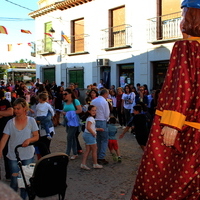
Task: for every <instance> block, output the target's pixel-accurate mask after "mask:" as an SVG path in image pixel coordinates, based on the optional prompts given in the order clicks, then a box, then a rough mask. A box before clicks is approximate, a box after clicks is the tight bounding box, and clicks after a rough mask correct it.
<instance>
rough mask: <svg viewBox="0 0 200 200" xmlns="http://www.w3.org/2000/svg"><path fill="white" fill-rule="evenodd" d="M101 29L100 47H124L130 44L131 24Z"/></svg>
mask: <svg viewBox="0 0 200 200" xmlns="http://www.w3.org/2000/svg"><path fill="white" fill-rule="evenodd" d="M101 31H102V36H101V39H102V49H105V50H106V49H108V50H109V49H113V48H125V47H131V45H132V26H131V25H129V24H122V25H119V26H114V27H110V28H106V29H103V30H101Z"/></svg>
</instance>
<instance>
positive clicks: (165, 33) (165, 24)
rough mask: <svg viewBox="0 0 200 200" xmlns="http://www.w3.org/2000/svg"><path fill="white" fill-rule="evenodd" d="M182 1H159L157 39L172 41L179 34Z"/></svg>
mask: <svg viewBox="0 0 200 200" xmlns="http://www.w3.org/2000/svg"><path fill="white" fill-rule="evenodd" d="M180 5H181V0H176V1H174V0H157V17H158V21H157V26H158V29H157V39H158V40H159V39H170V38H173V37H176V36H177V35H178V33H177V32H179V29H180V28H179V23H180Z"/></svg>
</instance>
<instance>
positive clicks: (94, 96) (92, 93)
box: [88, 89, 99, 102]
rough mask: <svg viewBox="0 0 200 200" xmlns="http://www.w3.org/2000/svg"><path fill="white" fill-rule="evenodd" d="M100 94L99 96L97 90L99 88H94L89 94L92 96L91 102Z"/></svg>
mask: <svg viewBox="0 0 200 200" xmlns="http://www.w3.org/2000/svg"><path fill="white" fill-rule="evenodd" d="M98 96H99V93H98V92H97V90H94V89H92V90H91V91H90V92H89V94H88V97H89V98H90V102H91V101H92V100H93V99H96V98H97V97H98Z"/></svg>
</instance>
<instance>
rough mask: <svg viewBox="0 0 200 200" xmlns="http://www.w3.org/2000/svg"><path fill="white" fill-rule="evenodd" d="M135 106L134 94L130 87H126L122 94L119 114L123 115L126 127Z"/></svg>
mask: <svg viewBox="0 0 200 200" xmlns="http://www.w3.org/2000/svg"><path fill="white" fill-rule="evenodd" d="M134 105H135V93H134V92H132V90H131V87H130V86H129V85H126V86H125V87H124V93H123V94H122V107H121V112H122V113H124V115H125V120H126V122H125V123H126V125H127V123H128V122H129V120H130V118H131V113H132V109H133V106H134Z"/></svg>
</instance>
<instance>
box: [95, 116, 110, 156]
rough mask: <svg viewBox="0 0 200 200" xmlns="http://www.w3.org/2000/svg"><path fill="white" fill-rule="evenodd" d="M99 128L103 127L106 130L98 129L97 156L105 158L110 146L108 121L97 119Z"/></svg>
mask: <svg viewBox="0 0 200 200" xmlns="http://www.w3.org/2000/svg"><path fill="white" fill-rule="evenodd" d="M96 127H97V128H103V129H104V131H97V158H98V159H104V157H105V156H106V151H107V148H108V128H107V122H106V121H99V120H97V121H96Z"/></svg>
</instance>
